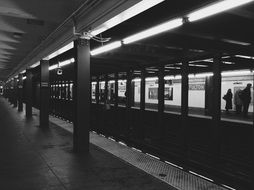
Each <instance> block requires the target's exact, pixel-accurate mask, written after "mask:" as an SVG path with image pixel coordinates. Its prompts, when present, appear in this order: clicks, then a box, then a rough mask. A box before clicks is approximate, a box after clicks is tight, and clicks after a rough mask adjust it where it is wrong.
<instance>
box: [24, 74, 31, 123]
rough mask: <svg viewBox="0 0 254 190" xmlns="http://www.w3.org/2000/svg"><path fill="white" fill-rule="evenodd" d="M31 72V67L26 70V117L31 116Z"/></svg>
mask: <svg viewBox="0 0 254 190" xmlns="http://www.w3.org/2000/svg"><path fill="white" fill-rule="evenodd" d="M32 79H33V74H32V70H31V69H27V70H26V88H25V91H26V97H25V99H26V117H27V118H29V117H32V105H33V87H32Z"/></svg>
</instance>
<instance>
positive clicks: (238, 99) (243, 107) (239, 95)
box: [223, 83, 251, 117]
mask: <svg viewBox="0 0 254 190" xmlns="http://www.w3.org/2000/svg"><path fill="white" fill-rule="evenodd" d="M232 98H233V94H232V91H231V89H228V91H227V93H226V94H225V95H224V96H223V99H224V100H225V101H226V106H225V109H226V113H229V110H230V109H232ZM250 101H251V84H250V83H248V84H247V86H246V87H245V88H244V89H243V90H241V89H238V90H237V91H236V92H235V94H234V104H235V108H236V113H237V114H240V113H243V116H244V117H248V109H249V105H250Z"/></svg>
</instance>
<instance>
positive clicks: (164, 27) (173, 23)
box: [123, 18, 183, 44]
mask: <svg viewBox="0 0 254 190" xmlns="http://www.w3.org/2000/svg"><path fill="white" fill-rule="evenodd" d="M182 25H183V20H182V19H181V18H176V19H173V20H170V21H167V22H165V23H162V24H160V25H157V26H154V27H152V28H150V29H147V30H144V31H142V32H139V33H137V34H134V35H131V36H129V37H127V38H124V39H123V43H124V44H129V43H132V42H136V41H138V40H142V39H144V38H148V37H150V36H154V35H156V34H160V33H162V32H166V31H169V30H172V29H174V28H177V27H180V26H182Z"/></svg>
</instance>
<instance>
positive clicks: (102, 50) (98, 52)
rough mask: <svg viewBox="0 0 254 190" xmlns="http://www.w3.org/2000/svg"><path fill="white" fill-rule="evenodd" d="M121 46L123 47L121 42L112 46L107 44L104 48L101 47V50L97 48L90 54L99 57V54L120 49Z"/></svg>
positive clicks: (116, 42)
mask: <svg viewBox="0 0 254 190" xmlns="http://www.w3.org/2000/svg"><path fill="white" fill-rule="evenodd" d="M121 46H122V42H121V41H115V42H112V43H110V44H107V45H105V46H102V47H99V48H96V49H94V50H92V51H90V54H91V56H94V55H98V54H101V53H105V52H107V51H110V50H113V49H116V48H119V47H121Z"/></svg>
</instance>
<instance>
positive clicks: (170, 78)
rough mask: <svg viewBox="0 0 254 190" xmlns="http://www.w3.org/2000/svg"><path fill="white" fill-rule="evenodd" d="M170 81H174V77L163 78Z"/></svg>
mask: <svg viewBox="0 0 254 190" xmlns="http://www.w3.org/2000/svg"><path fill="white" fill-rule="evenodd" d="M172 79H174V76H165V77H164V80H172Z"/></svg>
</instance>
